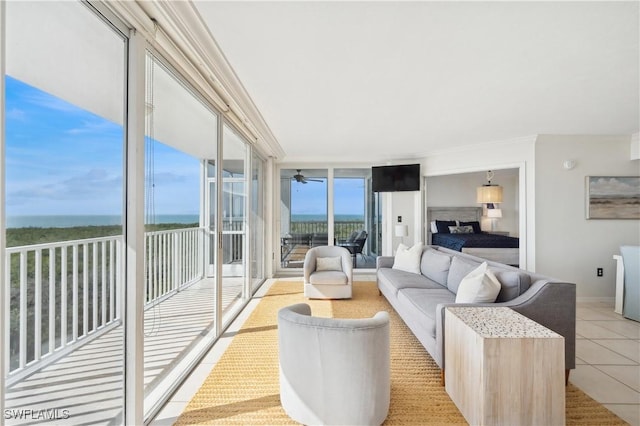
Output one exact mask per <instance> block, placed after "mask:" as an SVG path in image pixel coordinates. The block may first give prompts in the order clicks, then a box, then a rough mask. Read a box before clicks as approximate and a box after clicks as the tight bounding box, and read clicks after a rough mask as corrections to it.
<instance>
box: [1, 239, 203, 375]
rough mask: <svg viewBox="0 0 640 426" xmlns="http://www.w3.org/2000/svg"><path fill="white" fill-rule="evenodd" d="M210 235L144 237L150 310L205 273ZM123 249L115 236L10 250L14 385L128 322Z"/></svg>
mask: <svg viewBox="0 0 640 426" xmlns="http://www.w3.org/2000/svg"><path fill="white" fill-rule="evenodd" d="M203 239H204V229H203V228H188V229H178V230H170V231H158V232H148V233H146V234H145V275H146V285H145V302H146V306H145V308H148V307H150V306H153V305H154V304H155V303H157V302H158V301H160V300H164V299H165V298H167V297H169V296H170V295H171V294H173V293H174V292H177V291H179V290H180V289H182V288H184V287H186V286H189V285H191V284H193V283H195V282H197V281H199V280H200V279H202V278H203V276H204V254H203V250H204V240H203ZM122 247H123V240H122V236H111V237H103V238H90V239H84V240H75V241H64V242H55V243H47V244H38V245H30V246H22V247H10V248H7V249H6V276H5V286H6V287H5V288H6V290H7V295H8V297H7V298H6V299H5V300H6V302H5V304H6V306H4V314H5V324H6V333H5V342H4V345H3V346H4V348H8V354H9V356H7V357H6V365H5V371H7V372H8V379H7V384H8V385H12V384H14V383H16V382H18V381H19V380H21V379H22V378H24V377H26V376H28V375H30V374H31V373H33V372H34V371H36V370H38V369H40V368H42V367H44V366H45V365H48V364H49V363H51V362H53V361H55V360H57V359H60V358H61V357H63V356H64V355H66V354H68V353H70V352H71V351H73V350H75V349H76V348H77V347H79V346H80V345H83V344H85V343H87V342H89V341H91V340H93V339H94V338H96V337H98V336H100V335H102V334H103V333H105V332H107V331H109V330H111V329H112V328H113V327H116V326H118V325H119V324H120V323H121V318H122V315H121V306H120V300H121V293H120V292H121V291H122V289H123V285H122V284H123V282H124V278H123V273H124V270H123V265H122V257H123V256H122ZM4 350H6V349H4Z"/></svg>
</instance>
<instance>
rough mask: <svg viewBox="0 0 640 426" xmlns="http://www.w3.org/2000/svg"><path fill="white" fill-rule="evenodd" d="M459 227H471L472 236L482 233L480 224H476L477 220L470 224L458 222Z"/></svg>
mask: <svg viewBox="0 0 640 426" xmlns="http://www.w3.org/2000/svg"><path fill="white" fill-rule="evenodd" d="M459 225H460V226H472V227H473V233H474V234H481V233H482V229H480V222H478V221H477V220H473V221H471V222H460V223H459Z"/></svg>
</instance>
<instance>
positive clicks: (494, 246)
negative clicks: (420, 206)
mask: <svg viewBox="0 0 640 426" xmlns="http://www.w3.org/2000/svg"><path fill="white" fill-rule="evenodd" d="M481 217H482V207H428V208H427V223H428V224H431V222H433V221H438V222H439V223H438V225H439V226H440V227H441V232H432V229H431V225H429V226H428V233H427V234H428V235H427V241H428V242H429V244H432V245H437V246H441V247H446V248H449V249H452V250H456V251H460V252H463V253H468V254H472V255H474V256H478V257H482V258H484V259H488V260H493V261H495V262H500V263H504V264H507V265H514V266H518V265H519V263H520V249H519V246H520V241H519V238H516V237H509V236H507V235H498V234H491V233H487V232H481V231H480V226H479V224H480V219H481ZM446 222H449V223H446ZM476 222H477V225H476V224H475V223H476ZM452 223H453V225H454V226H457V225H463V226H465V228H466V229H467V230H468V227H470V226H471V227H472V228H474V233H461V234H453V233H448V232H446V231H448V229H446V228H448V226H447V225H452Z"/></svg>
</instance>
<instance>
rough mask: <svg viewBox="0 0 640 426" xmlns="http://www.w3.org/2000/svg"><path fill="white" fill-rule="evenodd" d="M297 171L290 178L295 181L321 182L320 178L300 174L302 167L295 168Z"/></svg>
mask: <svg viewBox="0 0 640 426" xmlns="http://www.w3.org/2000/svg"><path fill="white" fill-rule="evenodd" d="M296 171H297V172H298V173H296V174H295V175H293V176H291V179H293V180H295V181H296V182H299V183H307V182H322V180H320V179H307V178H306V177H304V176H303V175H302V173H301V172H302V169H297V170H296Z"/></svg>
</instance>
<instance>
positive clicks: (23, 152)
mask: <svg viewBox="0 0 640 426" xmlns="http://www.w3.org/2000/svg"><path fill="white" fill-rule="evenodd" d="M154 167H155V174H154V175H155V213H156V214H197V213H198V209H199V201H198V196H199V162H198V160H197V159H195V158H193V157H190V156H188V155H186V154H183V153H181V152H179V151H177V150H175V149H173V148H171V147H168V146H166V145H163V144H160V143H156V145H155V149H154ZM122 176H123V129H122V126H120V125H118V124H116V123H112V122H110V121H108V120H105V119H103V118H101V117H99V116H97V115H94V114H92V113H90V112H88V111H85V110H83V109H81V108H78V107H76V106H74V105H72V104H70V103H68V102H65V101H64V100H62V99H59V98H56V97H54V96H52V95H50V94H47V93H45V92H42V91H40V90H38V89H36V88H34V87H31V86H29V85H27V84H25V83H22V82H20V81H19V80H16V79H14V78H11V77H9V76H6V179H7V200H6V209H7V215H8V216H17V215H91V214H108V215H119V214H121V213H122Z"/></svg>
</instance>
